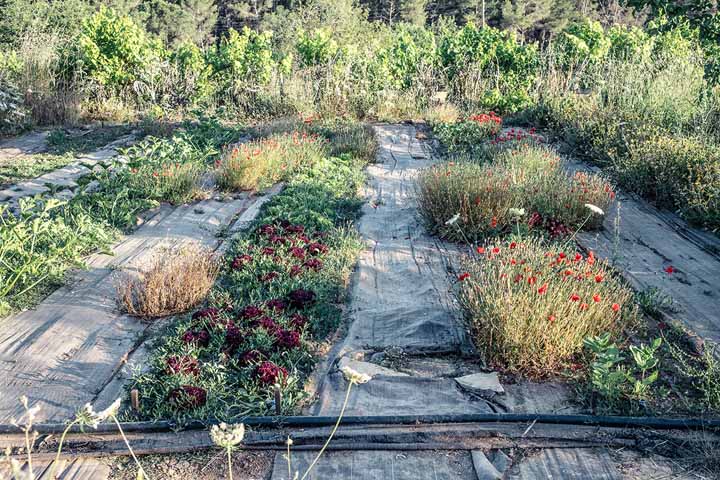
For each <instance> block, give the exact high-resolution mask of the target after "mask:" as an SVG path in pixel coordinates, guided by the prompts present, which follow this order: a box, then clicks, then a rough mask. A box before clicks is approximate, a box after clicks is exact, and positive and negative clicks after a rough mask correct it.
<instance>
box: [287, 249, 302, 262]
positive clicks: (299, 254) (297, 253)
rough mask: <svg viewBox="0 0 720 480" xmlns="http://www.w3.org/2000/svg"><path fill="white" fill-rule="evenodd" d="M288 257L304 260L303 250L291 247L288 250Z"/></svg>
mask: <svg viewBox="0 0 720 480" xmlns="http://www.w3.org/2000/svg"><path fill="white" fill-rule="evenodd" d="M290 255H292V256H293V257H295V258H297V259H298V260H305V250H303V249H302V248H300V247H292V248H291V249H290Z"/></svg>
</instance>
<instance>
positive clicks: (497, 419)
mask: <svg viewBox="0 0 720 480" xmlns="http://www.w3.org/2000/svg"><path fill="white" fill-rule="evenodd" d="M336 421H337V417H328V416H324V417H312V416H293V417H282V416H268V417H246V418H244V419H242V423H244V424H245V425H248V426H263V427H295V428H310V427H325V426H330V425H334V424H335V422H336ZM531 422H536V423H540V424H543V423H546V424H555V425H579V426H597V427H616V428H650V429H656V430H668V429H679V430H715V429H720V418H710V419H704V418H663V417H620V416H617V417H615V416H596V415H552V414H528V413H476V414H460V415H370V416H346V417H343V418H342V420H341V421H340V424H341V425H421V424H434V423H531ZM214 423H217V421H213V420H208V421H200V420H192V421H190V422H189V423H185V424H183V425H182V428H179V425H178V424H177V423H175V422H171V421H167V420H162V421H157V422H127V423H123V424H121V425H122V428H123V431H125V432H126V433H130V432H133V433H142V432H148V433H150V432H170V431H174V430H179V429H182V430H202V429H204V428H207V426H208V425H211V424H214ZM65 428H66V424H62V423H40V424H36V425H33V430H35V431H37V432H38V433H39V434H40V435H49V434H59V433H62V432H63V431H64V430H65ZM81 431H84V432H85V433H113V432H117V431H118V430H117V426H116V425H115V424H113V423H103V424H100V425H99V426H98V428H97V429H96V430H93V429H91V428H88V427H85V428H84V430H81V429H80V427H79V426H77V425H76V426H73V428H72V429H71V430H70V432H72V433H79V432H81ZM17 433H20V430H19V428H18V427H17V426H15V425H8V424H4V425H0V435H2V434H17Z"/></svg>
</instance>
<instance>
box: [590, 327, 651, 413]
mask: <svg viewBox="0 0 720 480" xmlns="http://www.w3.org/2000/svg"><path fill="white" fill-rule="evenodd" d="M584 344H585V347H586V348H587V349H588V350H589V351H590V353H591V354H592V356H593V357H592V361H591V363H590V370H589V381H590V385H591V389H592V392H593V394H594V395H595V399H596V402H595V408H596V409H598V410H601V411H603V412H609V413H616V412H624V411H627V410H629V411H631V412H632V411H636V410H638V409H642V408H643V402H646V401H648V400H651V399H652V397H653V390H652V389H653V386H654V385H655V383H656V382H657V380H658V376H659V373H660V372H659V363H660V360H659V357H658V355H657V354H658V350H659V349H660V346H661V345H662V338H656V339H655V340H653V342H652V343H651V344H650V345H645V344H640V345H630V346H629V347H628V352H629V353H630V355H629V358H626V357H625V356H623V354H622V352H621V351H620V349H619V348H618V346H617V345H616V344H615V343H614V342H613V341H612V339H611V335H610V334H609V333H607V332H606V333H604V334H602V335H599V336H595V337H588V338H586V339H585V341H584ZM630 360H631V361H630Z"/></svg>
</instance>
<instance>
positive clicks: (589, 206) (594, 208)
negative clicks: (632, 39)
mask: <svg viewBox="0 0 720 480" xmlns="http://www.w3.org/2000/svg"><path fill="white" fill-rule="evenodd" d="M585 208H587V209H588V210H590V211H591V212H593V213H597V214H598V215H605V212H603V209H602V208H600V207H598V206H597V205H593V204H592V203H586V204H585Z"/></svg>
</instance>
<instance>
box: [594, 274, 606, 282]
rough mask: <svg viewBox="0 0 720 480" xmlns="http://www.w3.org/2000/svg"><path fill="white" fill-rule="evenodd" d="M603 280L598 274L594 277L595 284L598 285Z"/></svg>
mask: <svg viewBox="0 0 720 480" xmlns="http://www.w3.org/2000/svg"><path fill="white" fill-rule="evenodd" d="M604 279H605V277H603V276H602V275H600V274H598V275H595V282H596V283H600V282H602V281H603V280H604Z"/></svg>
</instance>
